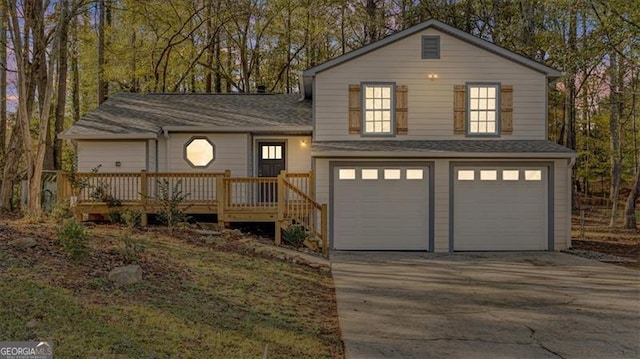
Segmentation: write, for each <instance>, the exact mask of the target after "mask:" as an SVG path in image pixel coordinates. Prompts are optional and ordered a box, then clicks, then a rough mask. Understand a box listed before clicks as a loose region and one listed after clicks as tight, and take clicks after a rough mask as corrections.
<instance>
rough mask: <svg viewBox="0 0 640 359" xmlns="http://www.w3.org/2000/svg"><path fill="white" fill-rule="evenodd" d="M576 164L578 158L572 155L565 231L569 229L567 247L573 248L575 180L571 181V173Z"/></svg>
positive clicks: (569, 165) (568, 178)
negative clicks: (572, 221) (572, 223)
mask: <svg viewBox="0 0 640 359" xmlns="http://www.w3.org/2000/svg"><path fill="white" fill-rule="evenodd" d="M575 164H576V158H575V157H571V159H570V160H569V163H568V166H567V182H568V183H569V186H568V188H567V199H568V205H567V213H566V218H568V220H567V224H566V225H565V231H567V232H566V233H567V235H566V236H567V237H566V238H567V248H571V214H572V213H571V212H572V207H573V198H572V195H573V186H574V184H573V182H572V181H571V175H572V173H573V166H574V165H575Z"/></svg>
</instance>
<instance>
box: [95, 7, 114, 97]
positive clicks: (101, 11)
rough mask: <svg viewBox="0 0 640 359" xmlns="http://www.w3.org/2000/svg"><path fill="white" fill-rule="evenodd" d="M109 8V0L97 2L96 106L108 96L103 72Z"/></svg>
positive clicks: (105, 63) (107, 86)
mask: <svg viewBox="0 0 640 359" xmlns="http://www.w3.org/2000/svg"><path fill="white" fill-rule="evenodd" d="M110 7H111V4H110V0H100V1H99V2H98V104H101V103H103V102H104V101H105V100H106V99H107V96H108V94H109V82H108V81H106V79H105V73H104V70H105V67H106V65H107V60H106V57H105V46H106V36H105V35H106V34H105V32H106V28H107V26H108V25H109V24H110V22H111V9H110Z"/></svg>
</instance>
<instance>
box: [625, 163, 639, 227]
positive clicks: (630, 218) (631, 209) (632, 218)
mask: <svg viewBox="0 0 640 359" xmlns="http://www.w3.org/2000/svg"><path fill="white" fill-rule="evenodd" d="M639 197H640V164H638V165H637V167H636V183H635V184H634V185H633V188H632V189H631V192H630V193H629V197H627V203H626V205H625V207H624V208H625V210H624V228H625V229H636V228H637V226H638V224H637V223H636V202H637V201H638V198H639Z"/></svg>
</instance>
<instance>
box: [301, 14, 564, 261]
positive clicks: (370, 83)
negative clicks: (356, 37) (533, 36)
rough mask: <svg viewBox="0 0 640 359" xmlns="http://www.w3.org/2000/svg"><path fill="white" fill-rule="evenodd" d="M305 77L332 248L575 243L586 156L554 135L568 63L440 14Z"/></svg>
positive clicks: (422, 248)
mask: <svg viewBox="0 0 640 359" xmlns="http://www.w3.org/2000/svg"><path fill="white" fill-rule="evenodd" d="M303 75H304V94H305V97H307V98H311V99H312V100H313V128H312V133H313V144H312V151H311V154H312V157H313V161H312V166H313V170H314V173H315V175H316V191H315V193H316V198H317V200H318V201H319V202H324V203H328V204H329V240H330V245H331V247H332V248H333V249H335V250H418V251H436V252H440V251H475V250H483V251H484V250H487V251H494V250H496V251H499V250H559V249H564V248H567V247H568V246H570V171H571V166H572V161H573V158H574V156H575V154H574V153H573V152H572V151H571V150H569V149H567V148H565V147H563V146H560V145H557V144H555V143H553V142H550V141H547V89H548V87H549V86H550V83H551V82H552V81H553V80H554V79H556V78H558V77H559V76H561V73H559V72H558V71H557V70H554V69H552V68H550V67H547V66H545V65H543V64H540V63H538V62H535V61H532V60H530V59H528V58H525V57H523V56H520V55H518V54H515V53H513V52H510V51H508V50H506V49H504V48H501V47H499V46H496V45H494V44H492V43H490V42H487V41H484V40H482V39H479V38H477V37H474V36H472V35H470V34H467V33H465V32H463V31H460V30H458V29H455V28H453V27H450V26H448V25H446V24H443V23H441V22H438V21H435V20H430V21H427V22H425V23H422V24H419V25H416V26H414V27H411V28H409V29H407V30H404V31H402V32H399V33H396V34H394V35H392V36H389V37H387V38H385V39H382V40H380V41H378V42H375V43H372V44H370V45H368V46H365V47H363V48H360V49H358V50H355V51H352V52H350V53H347V54H345V55H343V56H341V57H338V58H335V59H333V60H331V61H328V62H326V63H323V64H321V65H318V66H316V67H313V68H311V69H308V70H307V71H305V72H304V73H303Z"/></svg>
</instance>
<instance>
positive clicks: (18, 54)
mask: <svg viewBox="0 0 640 359" xmlns="http://www.w3.org/2000/svg"><path fill="white" fill-rule="evenodd" d="M5 5H6V7H7V10H8V18H9V34H10V35H11V42H12V45H13V46H12V48H13V51H14V54H15V59H16V69H17V89H18V113H17V118H16V125H15V127H14V131H16V130H17V131H20V133H21V135H22V138H21V143H22V146H23V149H24V158H25V167H26V172H27V183H28V188H29V192H28V208H27V214H28V215H30V216H32V217H35V218H39V217H40V216H41V215H42V204H41V201H40V196H41V193H42V187H41V181H42V169H43V166H44V156H45V152H46V147H47V146H46V145H47V143H46V137H47V132H48V130H49V115H50V111H51V99H52V97H53V71H54V68H55V62H56V60H57V53H58V46H57V38H58V36H57V34H54V36H51V37H49V36H47V35H45V23H44V22H45V11H46V7H45V6H44V3H43V2H42V1H25V2H23V3H22V9H18V8H17V6H18V4H16V2H13V1H8V0H5ZM19 10H21V11H19ZM56 29H57V30H59V28H56ZM50 38H51V39H53V44H52V46H51V48H49V47H48V45H49V44H48V41H47V40H48V39H50ZM49 50H50V54H51V56H47V52H48V51H49ZM36 91H37V93H38V117H37V118H38V121H39V125H38V131H37V134H36V138H35V141H34V138H33V137H32V131H31V119H32V115H33V110H34V109H33V104H34V94H35V92H36ZM5 167H6V166H5Z"/></svg>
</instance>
